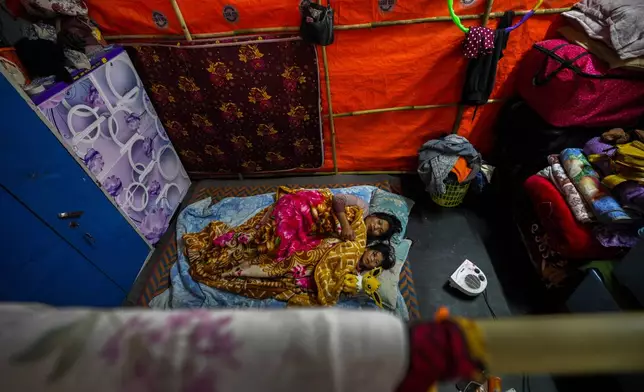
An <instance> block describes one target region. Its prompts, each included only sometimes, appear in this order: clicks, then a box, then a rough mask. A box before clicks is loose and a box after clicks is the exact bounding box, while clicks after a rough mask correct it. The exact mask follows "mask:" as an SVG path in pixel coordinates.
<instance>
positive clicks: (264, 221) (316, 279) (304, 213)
mask: <svg viewBox="0 0 644 392" xmlns="http://www.w3.org/2000/svg"><path fill="white" fill-rule="evenodd" d="M363 207H364V206H361V205H360V202H359V201H354V200H350V199H349V200H347V199H346V198H340V199H338V198H337V197H334V196H333V195H332V194H331V192H330V191H329V190H328V189H321V190H304V189H300V190H293V189H289V188H286V187H280V188H279V190H278V192H277V194H276V201H275V202H274V203H273V204H272V205H271V206H269V207H267V208H265V209H264V210H262V211H260V212H258V213H257V214H256V215H255V216H253V217H252V218H250V219H249V220H248V221H246V222H245V223H243V224H242V225H240V226H238V227H234V228H231V227H228V226H227V225H226V224H225V223H223V222H220V221H213V222H211V223H210V224H209V225H208V226H207V227H206V228H205V229H203V230H202V231H201V232H199V233H189V234H186V235H184V237H183V238H184V240H185V244H186V253H187V256H188V260H189V263H190V275H191V276H192V278H193V279H194V280H195V281H198V282H201V283H204V284H206V285H209V286H211V287H215V288H217V289H222V290H226V291H230V292H233V293H236V294H241V295H244V296H247V297H250V298H257V299H265V298H275V299H278V300H282V301H287V302H288V303H289V305H307V306H315V305H321V306H329V305H334V304H335V303H336V302H337V301H338V299H339V297H340V294H341V292H342V291H343V289H344V285H343V282H344V280H345V276H348V275H357V274H358V273H359V272H360V271H366V270H369V269H372V268H376V267H378V266H382V267H383V268H390V267H391V266H392V265H393V263H394V254H393V251H392V250H391V248H390V247H389V246H388V245H385V244H375V245H372V246H370V247H367V246H366V244H367V236H368V235H369V234H371V235H370V237H371V238H374V237H375V238H388V237H389V236H391V235H392V234H393V233H394V232H396V231H399V230H400V222H398V220H397V219H395V218H393V217H389V216H386V217H382V216H376V215H367V213H366V212H365V211H364V209H363ZM365 216H366V219H364V217H365ZM338 233H340V234H338Z"/></svg>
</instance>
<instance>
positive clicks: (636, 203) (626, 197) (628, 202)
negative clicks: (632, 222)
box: [615, 181, 644, 213]
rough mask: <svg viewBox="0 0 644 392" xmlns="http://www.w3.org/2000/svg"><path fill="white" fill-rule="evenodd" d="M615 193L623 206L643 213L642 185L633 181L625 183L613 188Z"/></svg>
mask: <svg viewBox="0 0 644 392" xmlns="http://www.w3.org/2000/svg"><path fill="white" fill-rule="evenodd" d="M615 192H616V193H617V195H618V196H619V202H620V203H622V205H623V206H625V207H629V208H633V209H635V210H638V211H639V212H642V213H644V185H642V184H640V183H637V182H635V181H625V182H623V183H621V184H619V185H617V187H615Z"/></svg>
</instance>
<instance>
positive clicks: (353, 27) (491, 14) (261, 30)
mask: <svg viewBox="0 0 644 392" xmlns="http://www.w3.org/2000/svg"><path fill="white" fill-rule="evenodd" d="M170 2H171V3H172V7H173V9H174V11H175V14H176V16H177V19H178V20H179V22H180V24H181V29H182V30H183V32H184V35H185V37H182V36H180V35H176V34H168V35H161V34H148V35H114V36H106V37H105V38H106V39H108V40H129V39H164V40H180V39H181V38H185V39H186V40H187V41H193V40H194V39H196V40H200V39H211V38H223V37H230V36H238V35H251V34H266V33H277V34H286V33H295V32H298V31H299V27H298V26H285V27H263V28H254V29H240V30H232V31H225V32H219V33H199V34H191V33H190V30H189V29H188V26H187V24H186V22H185V19H184V18H183V14H182V12H181V9H180V7H179V4H178V3H177V0H170ZM493 2H494V0H488V2H487V8H486V10H485V13H483V14H470V15H461V16H459V18H460V19H461V20H474V19H482V25H484V26H485V25H486V24H487V22H488V20H489V19H490V18H493V19H494V18H500V17H502V16H503V14H504V12H491V10H492V5H493ZM568 10H570V8H551V9H540V10H537V11H536V12H534V15H552V14H560V13H562V12H565V11H568ZM528 12H530V10H528V11H517V12H516V13H515V15H516V16H523V15H525V14H527V13H528ZM437 22H452V19H451V17H450V16H433V17H427V18H416V19H403V20H393V21H383V22H372V23H360V24H349V25H335V26H334V30H337V31H343V30H363V29H373V28H380V27H390V26H405V25H415V24H424V23H437ZM321 50H322V60H323V63H324V78H325V81H326V95H327V101H328V105H329V115H328V116H326V117H328V118H329V128H330V131H331V151H332V155H333V172H329V173H327V172H312V173H306V172H303V173H302V172H301V173H296V174H294V175H307V174H308V175H333V174H404V173H409V172H404V171H403V172H396V171H374V172H368V171H367V172H340V171H339V169H338V161H337V149H336V133H335V123H334V119H335V118H342V117H351V116H361V115H367V114H376V113H386V112H397V111H407V110H427V109H437V108H445V107H454V106H456V107H458V112H457V117H456V119H455V121H454V125H453V127H452V133H458V130H459V128H460V124H461V122H462V120H463V112H464V111H465V107H464V106H463V105H461V104H459V103H450V104H437V105H413V106H400V107H392V108H381V109H371V110H359V111H354V112H347V113H333V103H332V101H331V81H330V77H329V64H328V59H327V53H326V47H324V46H322V49H321ZM502 101H503V100H499V99H491V100H488V102H487V104H489V103H496V102H502ZM412 173H414V172H412ZM197 175H198V174H197ZM268 175H271V174H268ZM247 177H248V176H247Z"/></svg>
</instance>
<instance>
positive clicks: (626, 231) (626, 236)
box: [593, 225, 640, 248]
mask: <svg viewBox="0 0 644 392" xmlns="http://www.w3.org/2000/svg"><path fill="white" fill-rule="evenodd" d="M637 230H638V227H637V226H632V225H601V226H597V227H595V228H594V229H593V231H594V233H595V238H597V240H598V241H599V243H600V244H601V245H602V246H604V247H606V248H612V247H614V248H632V247H634V246H635V245H637V243H638V242H639V240H640V238H639V236H638V235H637Z"/></svg>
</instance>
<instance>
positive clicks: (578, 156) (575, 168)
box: [559, 148, 632, 223]
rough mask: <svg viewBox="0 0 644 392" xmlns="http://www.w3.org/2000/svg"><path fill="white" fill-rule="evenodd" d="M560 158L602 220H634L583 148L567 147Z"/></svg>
mask: <svg viewBox="0 0 644 392" xmlns="http://www.w3.org/2000/svg"><path fill="white" fill-rule="evenodd" d="M559 158H560V161H561V165H562V166H563V168H564V170H565V171H566V174H568V177H569V178H570V180H571V181H572V183H573V184H574V185H575V187H576V188H577V190H578V191H579V194H580V195H581V196H582V197H583V198H584V200H585V201H586V203H587V204H588V205H589V206H590V208H591V209H592V211H593V212H594V213H595V216H596V217H597V219H598V220H599V221H600V222H605V223H614V222H629V221H631V220H632V218H631V216H630V215H628V214H627V213H626V211H624V209H623V208H622V207H621V206H620V205H619V203H618V202H617V200H615V199H614V198H613V197H612V196H611V195H610V192H609V191H608V189H607V188H606V187H605V186H604V185H603V184H602V183H601V182H600V178H599V175H598V174H597V172H596V171H595V170H594V169H593V167H592V166H591V165H590V162H588V160H587V159H586V156H585V155H584V153H583V152H582V151H581V149H579V148H566V149H565V150H563V151H562V152H561V155H560V156H559Z"/></svg>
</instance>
